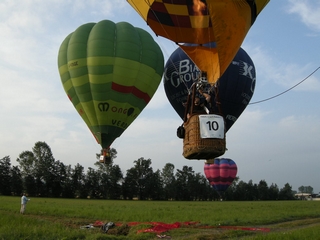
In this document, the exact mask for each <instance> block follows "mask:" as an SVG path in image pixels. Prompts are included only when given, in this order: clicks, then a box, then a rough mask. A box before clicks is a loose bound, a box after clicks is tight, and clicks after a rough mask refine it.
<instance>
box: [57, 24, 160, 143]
mask: <svg viewBox="0 0 320 240" xmlns="http://www.w3.org/2000/svg"><path fill="white" fill-rule="evenodd" d="M163 65H164V59H163V54H162V51H161V49H160V47H159V46H158V44H157V43H156V42H155V41H154V40H153V38H152V36H151V35H150V34H149V33H148V32H146V31H145V30H143V29H140V28H135V27H133V26H132V25H131V24H129V23H126V22H120V23H113V22H112V21H109V20H103V21H100V22H98V23H87V24H84V25H82V26H80V27H78V28H77V29H76V30H75V31H74V32H73V33H71V34H69V35H68V36H67V37H66V38H65V40H64V41H63V42H62V44H61V46H60V49H59V55H58V66H59V73H60V77H61V82H62V84H63V88H64V90H65V92H66V93H67V95H68V97H69V99H70V101H71V102H72V104H73V105H74V107H75V108H76V110H77V112H78V113H79V114H80V116H81V117H82V119H83V120H84V122H85V123H86V124H87V126H88V127H89V129H90V131H91V132H92V134H93V136H94V137H95V138H96V140H97V142H98V143H99V144H100V145H101V147H102V148H103V149H108V148H109V147H110V145H111V144H112V142H113V141H114V140H115V139H116V138H117V137H119V136H120V135H121V134H122V133H123V132H124V131H125V130H126V128H128V127H129V125H130V124H131V123H132V122H133V121H134V120H135V119H136V118H137V116H138V115H139V114H140V113H141V111H142V110H143V109H144V108H145V107H146V105H147V104H148V103H149V101H150V100H151V98H152V96H153V95H154V93H155V91H156V90H157V88H158V86H159V83H160V81H161V77H162V74H163Z"/></svg>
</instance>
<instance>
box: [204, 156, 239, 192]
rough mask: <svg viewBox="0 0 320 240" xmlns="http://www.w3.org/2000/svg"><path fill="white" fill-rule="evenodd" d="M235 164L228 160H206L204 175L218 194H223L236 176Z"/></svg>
mask: <svg viewBox="0 0 320 240" xmlns="http://www.w3.org/2000/svg"><path fill="white" fill-rule="evenodd" d="M237 172H238V168H237V165H236V163H235V162H234V161H233V160H231V159H228V158H215V159H210V160H207V161H206V163H205V165H204V174H205V175H206V178H207V179H208V181H209V183H210V185H211V186H212V187H213V189H215V190H216V191H217V192H218V193H222V192H225V191H226V190H227V189H228V187H229V186H230V185H231V184H232V182H233V180H234V179H235V177H236V176H237Z"/></svg>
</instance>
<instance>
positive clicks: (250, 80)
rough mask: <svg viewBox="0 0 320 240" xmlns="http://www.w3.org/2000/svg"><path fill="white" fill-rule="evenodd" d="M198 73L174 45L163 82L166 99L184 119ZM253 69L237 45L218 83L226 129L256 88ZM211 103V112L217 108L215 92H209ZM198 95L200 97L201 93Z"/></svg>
mask: <svg viewBox="0 0 320 240" xmlns="http://www.w3.org/2000/svg"><path fill="white" fill-rule="evenodd" d="M199 74H200V70H199V68H197V66H196V65H195V64H194V63H193V61H192V60H191V59H190V58H189V57H188V56H187V55H186V53H185V52H184V51H183V50H181V49H180V48H177V49H176V50H175V51H174V52H173V53H172V54H171V56H170V57H169V59H168V61H167V62H166V65H165V68H164V76H163V84H164V89H165V92H166V95H167V98H168V100H169V102H170V104H171V105H172V107H173V108H174V109H175V111H176V112H177V114H178V115H179V116H180V117H181V119H183V118H184V112H185V107H184V106H183V104H182V103H184V102H186V100H187V96H188V89H189V88H190V87H191V85H192V84H193V79H196V78H197V76H198V75H199ZM255 81H256V72H255V67H254V64H253V61H252V60H251V58H250V56H249V55H248V54H247V53H246V52H245V51H244V50H243V49H242V48H240V49H239V51H238V52H237V54H236V56H235V57H234V59H233V61H232V62H231V64H230V65H229V67H228V68H227V70H226V71H225V73H224V74H223V75H222V76H221V78H220V80H219V81H218V83H217V86H218V93H219V98H220V103H221V111H222V114H223V116H224V118H225V121H226V131H228V130H229V129H230V128H231V126H232V125H233V124H234V123H235V121H236V120H237V119H238V118H239V116H240V115H241V113H242V112H243V111H244V109H245V108H246V107H247V105H248V104H249V102H250V100H251V98H252V96H253V93H254V88H255ZM210 94H211V100H212V103H211V105H212V106H213V108H214V112H216V113H218V109H217V107H216V104H215V102H214V100H215V92H214V91H211V92H210ZM199 97H200V98H202V97H203V96H202V95H200V96H199Z"/></svg>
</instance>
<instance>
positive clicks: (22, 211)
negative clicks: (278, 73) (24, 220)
mask: <svg viewBox="0 0 320 240" xmlns="http://www.w3.org/2000/svg"><path fill="white" fill-rule="evenodd" d="M28 201H30V199H29V198H27V197H26V194H25V193H23V194H22V197H21V208H20V213H21V214H24V212H25V210H26V205H27V203H28Z"/></svg>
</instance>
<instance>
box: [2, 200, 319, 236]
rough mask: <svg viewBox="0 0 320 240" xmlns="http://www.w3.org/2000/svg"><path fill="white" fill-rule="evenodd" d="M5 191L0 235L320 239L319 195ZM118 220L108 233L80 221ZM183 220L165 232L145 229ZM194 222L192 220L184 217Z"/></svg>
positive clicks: (90, 222) (91, 222)
mask: <svg viewBox="0 0 320 240" xmlns="http://www.w3.org/2000/svg"><path fill="white" fill-rule="evenodd" d="M19 210H20V198H19V197H4V196H0V239H9V240H10V239H15V240H16V239H142V240H143V239H159V237H158V236H157V235H159V234H161V235H166V236H167V238H171V239H186V240H188V239H189V240H191V239H192V240H194V239H197V240H211V239H288V240H289V239H290V240H291V239H299V240H300V239H320V201H256V202H228V201H224V202H175V201H173V202H170V201H165V202H160V201H110V200H84V199H52V198H32V199H31V201H30V202H29V203H28V204H27V209H26V213H25V215H21V214H20V213H19ZM96 221H101V222H103V223H107V222H113V223H115V224H116V226H115V227H113V228H111V229H110V230H109V231H108V232H107V233H104V232H103V231H102V230H101V229H100V228H99V227H94V228H90V229H81V228H80V227H81V226H87V225H88V224H93V223H95V222H96ZM152 222H163V223H167V224H173V223H177V222H179V223H181V225H180V227H179V228H175V229H172V230H169V231H167V232H163V233H155V232H140V231H143V230H146V229H148V228H150V227H152V226H153V225H152V224H151V223H152ZM187 222H192V224H190V225H186V224H185V223H187Z"/></svg>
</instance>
